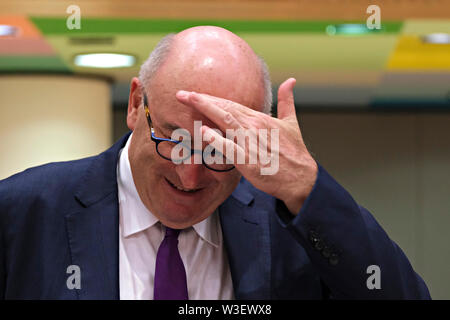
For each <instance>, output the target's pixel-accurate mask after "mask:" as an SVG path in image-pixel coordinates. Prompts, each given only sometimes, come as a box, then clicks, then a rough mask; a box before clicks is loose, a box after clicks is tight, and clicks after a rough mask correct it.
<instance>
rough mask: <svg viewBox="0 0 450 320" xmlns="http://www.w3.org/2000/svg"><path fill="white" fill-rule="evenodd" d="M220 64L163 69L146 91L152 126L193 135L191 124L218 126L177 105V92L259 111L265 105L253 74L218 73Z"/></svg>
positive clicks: (191, 108)
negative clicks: (205, 96) (164, 126)
mask: <svg viewBox="0 0 450 320" xmlns="http://www.w3.org/2000/svg"><path fill="white" fill-rule="evenodd" d="M219 64H221V62H216V63H214V70H210V69H208V68H203V67H204V66H203V65H201V66H200V67H198V66H197V67H195V68H192V66H191V65H190V64H186V65H185V66H184V67H183V66H180V65H179V64H177V63H175V64H174V65H167V64H166V65H165V66H164V67H162V68H161V69H160V71H158V72H157V74H156V75H155V77H154V78H153V80H152V82H151V85H150V88H148V89H147V93H148V100H149V104H150V108H151V109H152V110H151V114H152V120H153V121H154V122H155V125H161V126H163V125H166V124H167V127H168V128H169V127H170V128H169V129H173V128H174V127H175V126H177V127H180V128H185V129H187V130H189V131H190V132H192V130H193V128H194V121H201V122H202V124H204V125H207V126H209V127H211V128H216V127H217V126H216V125H215V124H214V123H212V122H211V121H210V120H209V119H208V118H206V117H205V116H203V115H202V114H201V113H199V112H198V111H197V110H195V109H194V108H193V107H190V106H186V105H184V104H182V103H180V102H179V101H178V100H177V99H176V97H175V95H176V93H177V92H178V91H179V90H185V91H195V92H198V93H206V94H209V95H211V96H216V97H219V98H223V99H227V100H230V101H234V102H237V103H240V104H242V105H244V106H247V107H250V108H252V109H255V110H258V111H261V110H262V109H263V103H264V88H263V83H262V81H261V79H260V77H259V75H257V73H254V72H252V71H250V72H247V71H246V70H242V72H240V73H239V74H235V73H233V72H230V70H228V69H227V68H226V66H225V65H223V66H222V68H221V69H217V68H218V65H219Z"/></svg>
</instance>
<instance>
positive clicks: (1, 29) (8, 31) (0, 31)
mask: <svg viewBox="0 0 450 320" xmlns="http://www.w3.org/2000/svg"><path fill="white" fill-rule="evenodd" d="M18 33H19V28H17V27H14V26H10V25H7V24H0V37H14V36H16V35H17V34H18Z"/></svg>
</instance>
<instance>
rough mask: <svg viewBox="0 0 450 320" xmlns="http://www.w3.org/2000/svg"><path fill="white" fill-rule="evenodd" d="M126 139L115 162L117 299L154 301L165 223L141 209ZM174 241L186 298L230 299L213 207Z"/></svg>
mask: <svg viewBox="0 0 450 320" xmlns="http://www.w3.org/2000/svg"><path fill="white" fill-rule="evenodd" d="M130 141H131V136H130V137H129V138H128V141H127V143H126V145H125V147H124V148H123V149H122V150H121V152H120V155H119V162H118V165H117V184H118V189H119V190H118V191H119V215H120V220H119V278H120V299H122V300H129V299H133V300H134V299H138V300H140V299H153V284H154V276H155V262H156V254H157V252H158V248H159V245H160V244H161V242H162V240H163V239H164V234H165V227H164V226H163V225H162V224H161V223H160V222H159V221H158V219H157V218H156V217H155V216H154V215H153V214H152V213H151V212H150V211H149V210H148V209H147V208H146V207H145V205H144V204H143V203H142V201H141V199H140V197H139V194H138V193H137V190H136V187H135V185H134V181H133V176H132V174H131V167H130V162H129V158H128V148H129V144H130ZM156 187H157V186H155V188H156ZM178 240H179V242H178V249H179V251H180V256H181V259H182V260H183V263H184V267H185V269H186V278H187V286H188V295H189V299H190V300H199V299H213V300H216V299H224V300H227V299H233V298H234V293H233V284H232V281H231V274H230V268H229V264H228V260H227V257H226V252H225V247H224V245H223V241H222V240H223V239H222V228H221V226H220V219H219V216H218V213H217V210H216V211H215V212H214V213H213V214H212V215H211V216H209V217H208V218H207V219H205V220H203V221H201V222H199V223H197V224H195V225H193V226H192V227H190V228H187V229H185V230H183V231H182V232H180V235H179V237H178Z"/></svg>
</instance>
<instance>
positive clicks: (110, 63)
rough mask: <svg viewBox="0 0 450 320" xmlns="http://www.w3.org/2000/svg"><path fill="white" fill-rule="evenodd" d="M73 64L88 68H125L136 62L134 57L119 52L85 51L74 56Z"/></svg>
mask: <svg viewBox="0 0 450 320" xmlns="http://www.w3.org/2000/svg"><path fill="white" fill-rule="evenodd" d="M74 63H75V65H77V66H79V67H88V68H126V67H131V66H133V65H134V64H135V63H136V58H135V57H134V56H132V55H128V54H119V53H87V54H79V55H77V56H75V59H74Z"/></svg>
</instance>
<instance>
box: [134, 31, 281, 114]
mask: <svg viewBox="0 0 450 320" xmlns="http://www.w3.org/2000/svg"><path fill="white" fill-rule="evenodd" d="M156 78H160V80H161V81H164V82H166V83H167V82H168V81H169V82H170V83H172V84H173V85H175V86H176V87H178V88H179V89H183V90H190V91H197V92H202V93H208V94H211V95H215V96H219V97H222V98H225V99H230V100H233V101H236V102H239V103H241V104H243V105H246V106H249V107H251V108H254V109H256V110H258V111H263V112H266V113H270V106H271V104H272V92H271V85H270V79H269V75H268V72H267V67H266V65H265V63H264V62H263V61H262V59H260V58H259V57H258V56H257V55H256V54H255V53H254V52H253V50H252V49H251V48H250V46H249V45H248V44H247V43H246V42H245V41H244V40H242V39H241V38H239V37H238V36H237V35H235V34H234V33H232V32H230V31H228V30H226V29H223V28H219V27H212V26H200V27H194V28H189V29H186V30H184V31H182V32H180V33H178V34H176V35H169V36H166V37H165V38H164V39H163V40H161V42H160V43H159V44H158V46H157V47H156V48H155V50H154V51H153V52H152V53H151V55H150V57H149V59H148V60H147V61H146V62H145V63H144V64H143V65H142V67H141V72H140V80H141V82H142V83H143V85H144V87H145V88H147V89H149V88H150V87H151V85H152V84H153V80H154V79H156ZM161 78H162V79H161Z"/></svg>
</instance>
